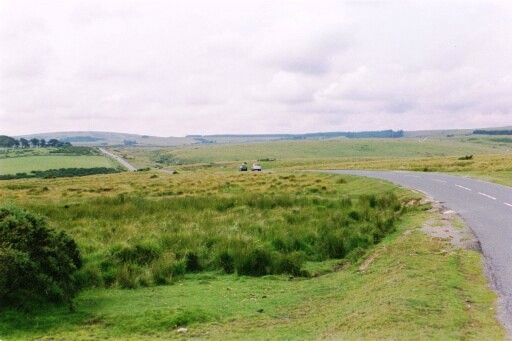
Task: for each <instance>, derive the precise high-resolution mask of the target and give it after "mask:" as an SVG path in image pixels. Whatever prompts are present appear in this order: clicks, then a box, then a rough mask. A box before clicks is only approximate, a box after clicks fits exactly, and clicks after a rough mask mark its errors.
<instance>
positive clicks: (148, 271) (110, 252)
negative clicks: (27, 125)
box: [0, 136, 512, 340]
mask: <svg viewBox="0 0 512 341" xmlns="http://www.w3.org/2000/svg"><path fill="white" fill-rule="evenodd" d="M496 139H500V140H496ZM509 140H510V141H509ZM511 141H512V139H510V138H509V137H507V136H500V137H489V136H470V137H467V136H464V137H460V136H459V137H456V136H454V137H450V138H440V139H426V140H422V141H418V140H417V139H397V140H395V139H393V140H391V139H384V140H374V139H364V140H351V139H328V140H321V141H309V140H306V141H277V142H258V143H251V144H244V145H237V144H226V145H222V146H221V145H201V146H190V147H179V148H172V149H168V148H161V147H151V148H140V147H130V148H119V147H115V148H110V150H111V151H114V152H116V153H117V154H118V155H122V156H125V158H126V159H127V160H128V161H130V162H131V163H134V164H135V165H136V166H138V167H139V168H146V167H151V168H153V169H152V170H149V171H144V172H134V173H127V172H123V173H117V174H106V175H93V176H86V177H80V178H70V177H62V178H52V179H40V178H30V179H14V180H6V181H0V191H1V192H2V198H1V204H2V205H4V206H5V205H7V206H9V205H16V206H18V207H21V208H23V209H27V210H28V211H30V212H34V213H36V214H39V215H42V216H45V217H46V219H47V221H48V224H49V225H50V226H51V227H53V228H55V229H57V230H62V231H65V232H66V233H68V234H69V235H70V236H71V237H72V238H73V239H74V240H75V241H76V243H77V245H78V247H79V250H80V253H81V257H82V259H83V266H82V267H81V269H80V270H79V271H78V273H77V276H76V277H77V279H78V280H79V281H80V284H81V286H82V290H81V292H80V293H79V294H78V296H77V297H76V298H75V300H74V311H70V310H69V308H68V306H67V305H65V304H58V303H52V302H46V303H38V304H33V305H30V307H28V308H26V309H23V310H19V309H13V308H1V309H2V312H1V314H0V339H2V340H3V339H8V340H11V339H20V340H24V339H54V340H55V339H56V340H67V339H84V340H87V339H98V338H101V339H122V340H126V339H138V340H140V339H148V340H150V339H151V340H153V339H170V338H178V339H186V338H191V337H192V338H198V337H199V338H205V339H240V338H250V339H268V338H270V339H294V338H295V339H296V338H301V339H318V338H326V339H339V338H345V339H363V338H379V339H383V338H384V339H386V338H387V339H417V338H422V339H443V340H450V339H451V340H459V339H468V340H477V339H478V340H479V339H485V338H487V339H488V338H491V339H502V338H504V331H503V329H502V327H501V326H500V325H499V323H498V322H497V320H496V317H495V305H496V302H495V300H496V298H495V295H494V293H492V292H491V291H490V290H489V289H488V287H487V280H486V278H485V277H484V276H483V271H482V268H481V261H482V260H481V255H480V254H479V253H478V252H475V251H471V250H466V249H461V248H456V247H453V246H452V245H451V244H450V243H449V241H448V240H444V239H440V238H434V237H431V236H429V235H427V234H425V233H423V232H422V230H421V228H422V226H424V224H425V223H426V222H427V221H434V225H435V226H438V227H439V228H443V226H444V224H446V222H445V221H444V220H443V219H442V218H441V217H440V216H439V214H438V213H436V212H435V211H432V210H430V205H429V204H428V203H425V202H423V201H420V200H419V199H420V198H421V195H420V194H418V193H415V192H412V191H408V190H405V189H402V188H399V187H397V186H394V185H392V184H390V183H387V182H384V181H379V180H370V179H364V178H359V177H355V176H345V175H344V176H342V175H332V174H317V173H310V172H302V171H300V170H303V169H327V168H357V167H361V168H372V167H373V168H374V169H409V170H422V171H423V170H425V168H427V169H428V170H432V171H454V172H460V173H463V174H469V175H472V176H488V177H489V178H490V179H492V180H493V181H498V182H499V181H501V182H503V183H508V182H509V181H510V174H511V170H512V167H511V162H510V161H511V158H510V147H509V146H510V145H512V144H511V143H510V142H511ZM25 153H27V154H30V153H29V152H25ZM31 153H32V154H30V155H32V156H30V157H32V158H37V157H50V155H49V152H48V151H45V150H43V149H42V148H41V149H37V148H36V149H34V150H32V152H31ZM38 153H39V154H42V155H40V156H36V155H35V154H38ZM470 155H472V157H471V158H468V157H467V156H470ZM91 156H93V155H91ZM72 157H74V158H80V157H84V156H83V155H82V156H79V155H74V156H72ZM95 157H100V158H102V156H98V155H95ZM20 158H22V157H20ZM459 158H466V159H465V160H459ZM7 160H8V161H10V162H12V160H16V157H10V158H6V159H4V162H7ZM256 160H264V161H261V162H260V163H261V164H262V165H263V167H264V170H268V169H272V170H273V171H271V172H265V171H264V172H262V173H251V172H249V173H241V172H238V171H237V167H238V165H239V163H240V162H242V161H247V162H253V161H256ZM265 160H266V161H265ZM1 161H2V160H0V162H1ZM91 161H92V159H91ZM107 162H111V161H108V160H107ZM29 164H30V165H32V167H33V168H32V169H30V167H29V168H27V169H26V171H31V170H37V168H38V167H39V166H38V165H37V163H36V162H34V163H31V162H30V163H29ZM91 164H92V163H91ZM111 165H112V164H111ZM77 167H78V166H77ZM15 169H16V168H15ZM166 169H169V170H170V169H172V170H177V172H178V174H169V173H163V172H161V171H160V170H166ZM460 224H461V225H463V223H462V222H460ZM126 321H130V323H126ZM180 327H186V328H187V332H186V333H180V332H178V330H179V328H180Z"/></svg>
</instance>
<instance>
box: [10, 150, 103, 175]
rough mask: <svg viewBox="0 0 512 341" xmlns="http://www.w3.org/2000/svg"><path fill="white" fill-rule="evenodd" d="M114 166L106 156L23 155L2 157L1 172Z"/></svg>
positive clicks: (14, 172)
mask: <svg viewBox="0 0 512 341" xmlns="http://www.w3.org/2000/svg"><path fill="white" fill-rule="evenodd" d="M93 167H112V163H111V162H110V161H109V160H108V159H107V158H105V157H104V156H53V155H42V156H23V157H10V158H0V174H16V173H30V172H31V171H36V170H48V169H58V168H93Z"/></svg>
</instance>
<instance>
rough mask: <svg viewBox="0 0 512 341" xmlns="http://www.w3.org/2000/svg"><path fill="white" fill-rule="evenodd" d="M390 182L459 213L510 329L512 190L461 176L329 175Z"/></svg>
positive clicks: (409, 174)
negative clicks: (479, 249)
mask: <svg viewBox="0 0 512 341" xmlns="http://www.w3.org/2000/svg"><path fill="white" fill-rule="evenodd" d="M328 172H330V173H338V174H354V175H361V176H367V177H372V178H380V179H385V180H389V181H392V182H394V183H397V184H399V185H403V186H405V187H409V188H413V189H417V190H420V191H422V192H425V193H427V194H428V195H430V196H432V197H433V198H435V199H436V200H437V201H440V202H442V203H443V205H444V206H445V207H447V208H450V209H451V210H454V211H456V212H458V213H459V214H460V215H461V217H462V218H463V219H464V220H465V221H466V223H467V224H468V225H469V226H470V227H471V229H472V230H473V231H474V233H475V234H476V236H477V238H478V240H479V241H480V244H481V246H482V252H483V254H484V256H485V258H486V263H487V264H486V265H487V270H488V275H489V277H490V280H491V282H492V285H493V287H494V289H495V290H496V291H497V292H498V293H499V295H500V296H501V299H500V300H501V310H502V311H501V315H502V316H501V318H502V319H503V320H504V324H505V327H506V328H507V329H508V330H509V331H510V330H511V326H512V187H507V186H502V185H497V184H493V183H489V182H484V181H479V180H473V179H468V178H464V177H460V176H453V175H446V174H438V173H421V172H386V171H352V170H351V171H328Z"/></svg>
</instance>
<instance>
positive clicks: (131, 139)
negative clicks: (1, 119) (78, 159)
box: [16, 131, 198, 147]
mask: <svg viewBox="0 0 512 341" xmlns="http://www.w3.org/2000/svg"><path fill="white" fill-rule="evenodd" d="M16 137H17V138H19V137H23V138H26V139H29V138H33V137H35V138H38V139H46V140H49V139H58V140H61V141H64V142H71V143H72V144H73V145H75V146H122V145H133V146H167V147H172V146H183V145H191V144H194V143H198V141H196V140H195V139H193V138H188V137H158V136H149V135H137V134H125V133H114V132H104V131H67V132H56V133H42V134H32V135H24V136H16Z"/></svg>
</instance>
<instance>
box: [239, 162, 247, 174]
mask: <svg viewBox="0 0 512 341" xmlns="http://www.w3.org/2000/svg"><path fill="white" fill-rule="evenodd" d="M240 172H247V164H246V163H242V165H241V166H240Z"/></svg>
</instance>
